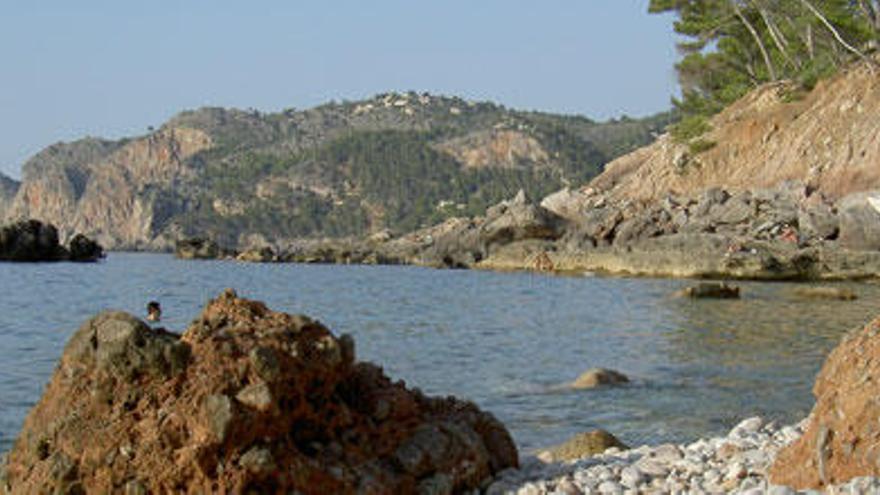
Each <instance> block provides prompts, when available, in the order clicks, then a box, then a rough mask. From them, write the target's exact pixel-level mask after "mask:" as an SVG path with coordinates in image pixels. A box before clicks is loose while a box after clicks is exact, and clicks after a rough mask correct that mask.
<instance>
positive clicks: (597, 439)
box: [538, 429, 628, 462]
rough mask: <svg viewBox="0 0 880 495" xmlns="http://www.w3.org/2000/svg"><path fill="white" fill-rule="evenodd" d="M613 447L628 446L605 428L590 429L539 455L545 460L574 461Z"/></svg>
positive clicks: (621, 447) (624, 447)
mask: <svg viewBox="0 0 880 495" xmlns="http://www.w3.org/2000/svg"><path fill="white" fill-rule="evenodd" d="M613 447H616V448H618V449H622V450H623V449H627V448H628V447H627V446H626V445H625V444H624V443H623V442H621V441H620V440H618V439H617V437H615V436H614V435H612V434H611V433H608V432H607V431H605V430H601V429H598V430H590V431H586V432H583V433H578V434H577V435H575V436H573V437H572V438H570V439H569V440H567V441H566V442H565V443H562V444H560V445H556V446H554V447H550V448H549V449H546V450H544V451H542V452H540V453H539V454H538V457H539V458H540V459H541V460H543V461H545V462H560V461H574V460H577V459H581V458H583V457H590V456H593V455H596V454H601V453H603V452H605V451H606V450H608V449H610V448H613Z"/></svg>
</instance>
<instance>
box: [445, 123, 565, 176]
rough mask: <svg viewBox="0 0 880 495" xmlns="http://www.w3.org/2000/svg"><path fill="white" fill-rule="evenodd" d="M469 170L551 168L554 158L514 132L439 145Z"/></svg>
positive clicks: (494, 131)
mask: <svg viewBox="0 0 880 495" xmlns="http://www.w3.org/2000/svg"><path fill="white" fill-rule="evenodd" d="M437 149H439V150H441V151H443V152H446V153H449V154H450V155H452V156H453V157H455V159H456V160H458V161H459V162H460V163H461V164H462V165H464V166H465V167H469V168H485V167H503V168H517V167H521V166H522V165H523V164H524V163H534V164H538V165H539V166H545V167H546V166H548V165H549V163H550V155H549V154H548V153H547V151H546V150H545V149H544V148H543V146H541V143H540V142H539V141H538V140H537V139H535V138H534V137H532V136H529V135H528V134H526V133H524V132H521V131H516V130H510V129H492V130H489V131H480V132H475V133H472V134H468V135H467V136H464V137H460V138H455V139H450V140H448V141H445V142H443V143H440V144H439V145H437Z"/></svg>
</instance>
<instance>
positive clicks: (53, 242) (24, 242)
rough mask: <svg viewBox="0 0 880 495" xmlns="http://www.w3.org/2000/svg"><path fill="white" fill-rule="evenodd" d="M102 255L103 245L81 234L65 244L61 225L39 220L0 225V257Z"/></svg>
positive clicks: (90, 257)
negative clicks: (61, 239) (59, 226)
mask: <svg viewBox="0 0 880 495" xmlns="http://www.w3.org/2000/svg"><path fill="white" fill-rule="evenodd" d="M103 257H104V249H103V248H102V247H101V246H100V245H99V244H98V243H96V242H95V241H93V240H91V239H89V238H87V237H85V236H84V235H82V234H77V235H75V236H73V238H71V239H70V242H69V243H68V246H67V247H64V246H63V245H61V244H60V242H59V240H58V229H56V228H55V226H54V225H50V224H44V223H42V222H39V221H37V220H23V221H20V222H16V223H13V224H10V225H7V226H3V227H0V261H97V260H99V259H101V258H103Z"/></svg>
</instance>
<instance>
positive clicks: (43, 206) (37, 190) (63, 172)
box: [8, 128, 211, 247]
mask: <svg viewBox="0 0 880 495" xmlns="http://www.w3.org/2000/svg"><path fill="white" fill-rule="evenodd" d="M210 144H211V140H210V138H209V137H208V136H207V135H206V134H205V133H203V132H201V131H196V130H193V129H186V128H167V129H162V130H160V131H158V132H155V133H153V134H150V135H148V136H146V137H143V138H138V139H134V140H130V141H125V142H106V141H98V140H86V141H83V142H77V143H73V144H70V145H56V146H54V147H51V148H49V149H47V150H46V151H44V152H43V153H41V155H38V156H36V157H34V159H32V160H31V161H30V162H29V163H28V164H27V165H26V166H25V169H24V172H25V175H24V180H23V183H22V187H21V189H20V191H19V193H18V194H17V195H16V198H15V201H14V202H13V205H12V208H11V210H10V211H9V213H8V216H9V217H19V218H36V219H41V220H44V221H49V222H55V223H56V224H57V227H58V228H59V230H60V233H61V236H62V238H66V237H69V236H71V235H72V234H73V232H79V233H84V234H86V235H88V236H90V237H94V238H96V239H98V242H100V243H105V244H106V245H107V246H120V245H122V246H128V247H147V246H148V244H147V243H148V242H149V241H153V242H155V240H154V238H155V232H156V231H157V230H158V229H154V227H155V226H156V225H157V224H160V225H161V221H162V218H161V215H162V212H161V211H157V210H161V204H159V201H158V199H159V198H157V197H156V195H155V194H150V193H151V192H152V191H151V188H153V189H159V188H164V187H167V186H169V185H173V184H175V183H177V182H180V181H183V180H186V179H187V178H190V177H192V175H193V174H192V173H191V170H190V169H189V167H188V166H187V165H185V163H186V160H187V158H189V157H190V156H192V155H193V154H194V153H196V152H198V151H201V150H203V149H206V148H208V147H209V146H210Z"/></svg>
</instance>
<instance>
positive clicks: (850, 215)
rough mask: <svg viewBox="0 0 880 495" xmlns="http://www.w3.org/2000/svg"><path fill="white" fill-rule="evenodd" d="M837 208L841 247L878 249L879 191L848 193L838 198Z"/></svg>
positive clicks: (879, 232) (879, 233)
mask: <svg viewBox="0 0 880 495" xmlns="http://www.w3.org/2000/svg"><path fill="white" fill-rule="evenodd" d="M838 209H839V212H840V213H839V218H840V235H839V237H838V242H839V243H840V246H841V247H843V248H846V249H854V250H862V251H877V250H880V191H869V192H861V193H855V194H850V195H849V196H846V197H844V198H843V199H842V200H840V202H839V203H838Z"/></svg>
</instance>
